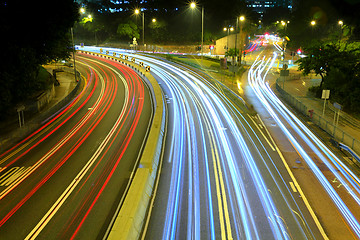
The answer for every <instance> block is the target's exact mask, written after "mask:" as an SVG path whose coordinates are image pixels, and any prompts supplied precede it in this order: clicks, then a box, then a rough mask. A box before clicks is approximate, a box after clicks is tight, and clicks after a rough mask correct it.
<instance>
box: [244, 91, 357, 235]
mask: <svg viewBox="0 0 360 240" xmlns="http://www.w3.org/2000/svg"><path fill="white" fill-rule="evenodd" d="M248 93H250V95H251V94H252V89H250V91H248ZM250 99H252V100H253V102H254V105H256V104H257V105H260V108H257V106H255V108H256V109H257V110H260V111H259V113H260V114H261V115H264V118H265V119H266V118H268V119H270V120H269V124H271V125H274V123H275V121H274V119H272V117H266V115H269V113H267V110H266V109H265V110H261V109H263V106H262V103H260V101H258V102H257V98H250ZM282 114H283V113H279V115H278V116H282ZM264 121H265V122H266V120H264ZM284 124H285V127H286V129H287V131H288V130H289V129H292V126H287V122H284ZM276 125H277V124H276ZM274 126H275V125H274ZM269 128H270V129H271V128H272V126H269ZM279 130H281V131H274V132H272V134H273V135H274V136H275V139H277V138H276V136H277V135H279V134H280V135H281V134H282V135H284V133H283V129H282V128H281V129H279ZM289 135H290V136H293V135H292V134H289ZM294 136H295V135H294ZM283 138H284V137H283ZM298 138H299V137H298V136H296V138H295V139H298ZM284 139H286V140H284V141H279V140H277V142H278V144H279V146H281V144H283V145H284V144H285V145H286V144H287V145H288V146H286V148H285V149H284V148H283V149H281V150H282V151H283V152H284V156H285V157H286V161H287V162H290V163H291V166H295V167H294V168H295V169H297V168H298V167H297V164H296V163H294V164H293V162H294V161H295V160H296V159H298V156H296V152H295V151H294V149H293V148H292V147H294V146H291V144H290V141H289V140H290V139H289V137H288V136H286V137H285V138H284ZM302 150H303V149H302ZM297 151H298V150H297ZM305 152H306V151H305ZM289 153H290V154H289ZM289 165H290V164H289ZM297 171H298V170H295V171H293V172H294V175H295V172H297ZM295 177H296V178H297V179H298V177H299V176H296V175H295ZM311 177H314V178H313V179H311V180H313V181H311V180H310V178H311ZM303 178H304V179H302V180H303V181H299V183H300V185H301V186H302V188H304V192H305V193H306V196H308V198H309V202H310V205H311V206H313V208H314V211H315V212H316V213H317V215H319V216H320V217H319V219H320V220H319V221H321V225H323V228H324V229H325V232H326V234H328V235H329V236H330V237H335V238H337V237H339V236H340V235H341V234H342V233H343V234H345V235H346V236H348V237H349V238H350V239H351V238H353V237H354V236H353V235H352V234H351V233H350V232H349V229H348V227H347V226H346V225H344V224H342V223H341V221H342V220H341V219H342V217H340V218H339V215H338V211H337V209H336V208H335V209H333V210H334V211H329V209H327V206H329V208H331V202H330V204H324V202H327V201H329V199H327V200H326V198H328V196H326V195H324V196H321V195H319V194H318V191H319V190H318V189H323V186H322V185H321V184H319V180H318V179H317V178H316V177H315V176H314V173H313V172H312V171H309V172H308V173H307V175H304V176H303ZM314 183H317V184H319V185H317V186H318V188H316V187H314V186H316V184H314ZM306 188H307V189H306ZM309 189H310V190H309ZM306 190H309V191H306ZM323 197H324V198H325V199H324V198H323ZM319 199H321V200H323V202H321V203H320V201H319ZM319 212H321V214H319ZM336 218H337V221H336V220H334V221H333V219H336ZM334 223H338V224H334ZM349 234H350V235H349Z"/></svg>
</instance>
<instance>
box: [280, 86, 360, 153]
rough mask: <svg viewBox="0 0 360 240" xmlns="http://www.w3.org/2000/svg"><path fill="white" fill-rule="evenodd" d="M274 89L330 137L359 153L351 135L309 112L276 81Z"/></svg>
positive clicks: (356, 142)
mask: <svg viewBox="0 0 360 240" xmlns="http://www.w3.org/2000/svg"><path fill="white" fill-rule="evenodd" d="M276 89H277V90H278V91H279V93H280V94H281V95H282V97H283V98H284V99H285V101H286V102H287V103H288V104H290V105H292V106H293V107H294V108H295V109H296V110H298V111H299V112H300V113H302V114H304V115H305V116H307V117H308V118H309V120H311V121H312V122H313V123H314V124H316V125H317V126H318V127H320V128H321V129H323V130H324V131H325V132H327V133H328V134H329V135H330V136H332V137H333V138H334V139H335V140H336V141H338V142H342V143H344V144H346V145H348V146H349V148H351V149H353V151H354V152H357V153H360V140H359V139H356V138H354V137H353V136H352V135H351V134H349V133H347V132H345V131H343V130H342V129H341V128H340V127H339V126H337V125H334V124H333V123H332V122H330V121H328V120H326V117H323V116H322V114H321V113H320V114H318V113H316V112H314V111H309V109H308V108H307V107H306V106H305V105H304V104H303V103H302V102H301V101H300V100H299V99H297V98H295V97H294V96H292V95H291V94H289V93H287V92H286V91H285V90H284V89H282V88H281V86H280V85H279V83H278V81H276Z"/></svg>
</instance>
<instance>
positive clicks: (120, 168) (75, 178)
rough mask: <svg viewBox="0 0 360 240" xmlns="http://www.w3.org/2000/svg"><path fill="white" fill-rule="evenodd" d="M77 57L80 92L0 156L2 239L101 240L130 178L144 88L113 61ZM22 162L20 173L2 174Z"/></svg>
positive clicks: (140, 134)
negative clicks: (83, 82)
mask: <svg viewBox="0 0 360 240" xmlns="http://www.w3.org/2000/svg"><path fill="white" fill-rule="evenodd" d="M78 61H79V63H78V65H77V69H78V70H79V71H80V72H81V73H82V74H83V76H85V79H86V85H85V88H84V91H82V92H81V93H80V94H79V95H78V97H77V98H75V100H74V102H73V104H72V105H69V107H68V108H67V109H65V110H64V112H63V113H61V114H60V113H59V114H60V115H55V116H54V118H53V119H55V118H56V120H54V121H53V122H51V121H52V119H50V120H49V123H50V122H51V123H50V124H49V125H48V126H47V127H46V128H44V129H42V130H41V131H40V132H39V133H37V134H36V135H35V136H33V137H31V138H29V139H27V140H26V141H24V142H23V143H21V144H20V145H19V146H17V147H16V148H14V149H13V150H11V151H9V152H7V153H6V154H5V155H3V156H1V163H0V164H1V165H0V166H1V167H2V169H1V172H0V181H2V182H5V181H4V180H7V181H8V182H9V184H8V185H5V184H4V185H2V186H0V191H1V193H0V195H2V197H0V201H1V204H0V206H1V207H0V218H1V219H2V220H0V221H1V223H0V238H1V239H24V238H25V237H26V236H29V235H28V234H29V233H30V232H31V231H32V230H34V232H33V233H34V234H35V235H34V236H36V235H37V234H38V236H37V239H69V238H71V237H75V238H77V239H97V238H101V236H102V235H103V234H104V233H105V231H106V230H107V227H108V225H109V222H110V220H111V218H112V216H113V214H114V211H115V209H116V207H117V205H118V204H119V201H120V199H121V198H122V196H123V194H124V191H125V189H126V186H127V184H128V183H129V179H130V176H131V173H132V171H133V169H134V166H135V164H136V161H137V159H138V157H139V154H141V146H142V143H143V141H144V140H145V139H146V133H147V129H148V127H149V123H150V122H151V116H152V106H151V101H150V95H149V89H147V87H146V86H145V84H144V83H142V81H140V80H139V78H138V77H136V75H135V74H134V73H133V71H132V70H130V69H128V68H124V67H119V65H118V64H117V63H112V62H111V61H107V60H106V61H105V60H103V59H97V58H94V57H88V56H83V55H79V56H78ZM118 67H119V69H118ZM141 97H142V99H140V98H141ZM45 124H46V123H45ZM42 160H44V161H43V162H42V163H40V161H42ZM5 167H6V168H5ZM21 167H24V168H23V169H25V170H24V174H22V175H21V174H20V175H17V176H15V175H11V174H9V171H10V170H11V171H15V170H17V169H19V168H21ZM32 170H34V172H33V173H32V174H29V175H28V176H26V178H25V175H26V174H27V173H29V172H30V171H32ZM17 181H21V182H17ZM12 185H13V189H12V190H11V191H10V192H5V191H6V190H8V189H9V188H10V187H11V186H12ZM10 199H11V200H10ZM54 209H55V210H54Z"/></svg>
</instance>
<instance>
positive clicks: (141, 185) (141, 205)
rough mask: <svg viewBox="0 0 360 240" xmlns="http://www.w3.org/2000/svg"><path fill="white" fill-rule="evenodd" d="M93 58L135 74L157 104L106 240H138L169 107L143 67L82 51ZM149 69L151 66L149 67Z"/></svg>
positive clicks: (145, 215) (160, 155)
mask: <svg viewBox="0 0 360 240" xmlns="http://www.w3.org/2000/svg"><path fill="white" fill-rule="evenodd" d="M79 52H80V53H86V54H90V55H93V56H99V57H103V58H106V59H112V60H114V61H118V62H121V63H122V64H125V65H127V66H129V67H131V68H132V69H134V70H136V71H137V72H138V73H139V75H140V76H142V78H143V79H144V80H145V82H146V83H147V84H148V86H149V88H150V89H151V90H152V91H151V95H152V99H153V102H154V105H155V106H154V118H153V121H152V124H151V127H150V131H149V135H148V140H147V141H146V144H145V147H144V151H143V153H142V156H141V158H140V161H139V166H138V167H137V169H136V172H135V174H134V176H133V180H132V183H131V185H130V187H129V190H128V192H127V194H126V197H125V199H124V201H123V202H122V203H120V204H119V206H118V208H117V211H116V213H115V215H114V217H113V219H112V221H111V224H110V226H109V228H108V231H107V233H106V234H105V236H104V239H109V240H113V239H117V240H118V239H139V238H140V236H141V233H142V230H143V227H144V224H145V221H146V217H147V212H148V209H149V204H150V202H151V198H152V194H153V188H154V183H155V179H156V177H157V173H158V167H159V162H160V159H161V157H162V153H163V142H164V139H165V136H166V129H165V126H166V105H165V103H164V98H163V94H162V91H161V88H160V86H159V84H158V83H157V81H156V80H155V78H154V77H153V76H152V75H151V74H150V73H149V72H148V71H147V70H150V68H149V69H147V68H146V67H145V68H144V66H143V65H141V64H139V65H137V64H136V63H135V60H136V59H135V58H133V59H132V61H131V62H130V61H128V56H127V55H125V60H123V59H122V57H123V55H122V54H120V55H119V56H120V57H119V58H116V57H110V56H108V55H105V54H98V53H93V52H88V51H79ZM147 67H148V66H147Z"/></svg>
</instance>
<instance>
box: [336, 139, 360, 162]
mask: <svg viewBox="0 0 360 240" xmlns="http://www.w3.org/2000/svg"><path fill="white" fill-rule="evenodd" d="M338 145H339V148H340V149H344V150H345V151H347V152H348V153H350V154H351V156H353V158H355V159H356V160H357V161H358V162H359V163H360V157H359V155H357V154H356V152H355V151H354V150H352V149H351V148H350V147H349V146H347V145H345V144H343V143H338Z"/></svg>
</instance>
